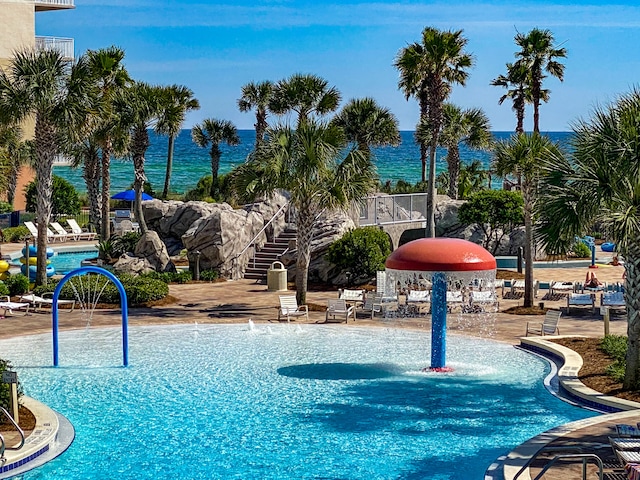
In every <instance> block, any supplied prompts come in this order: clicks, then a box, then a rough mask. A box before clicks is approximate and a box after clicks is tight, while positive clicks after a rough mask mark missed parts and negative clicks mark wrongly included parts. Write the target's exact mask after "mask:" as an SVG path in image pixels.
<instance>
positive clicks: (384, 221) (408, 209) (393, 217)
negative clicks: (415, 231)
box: [360, 193, 427, 226]
mask: <svg viewBox="0 0 640 480" xmlns="http://www.w3.org/2000/svg"><path fill="white" fill-rule="evenodd" d="M426 214H427V194H426V193H411V194H400V195H383V196H376V197H367V198H365V199H364V200H363V201H362V204H361V210H360V225H361V226H366V225H391V224H398V223H410V222H419V221H426Z"/></svg>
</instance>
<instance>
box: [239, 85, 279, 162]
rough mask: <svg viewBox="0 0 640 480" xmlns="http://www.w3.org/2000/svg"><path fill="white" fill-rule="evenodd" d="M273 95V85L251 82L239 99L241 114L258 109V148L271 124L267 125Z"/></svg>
mask: <svg viewBox="0 0 640 480" xmlns="http://www.w3.org/2000/svg"><path fill="white" fill-rule="evenodd" d="M272 93H273V83H271V82H270V81H268V80H266V81H264V82H260V83H255V82H250V83H247V84H246V85H243V86H242V96H241V97H240V98H239V99H238V108H239V109H240V111H241V112H249V111H251V110H252V109H254V108H255V109H256V123H255V124H254V125H253V126H254V127H255V129H256V146H255V148H256V149H257V148H258V146H259V145H260V143H262V141H263V140H264V132H265V131H266V130H267V127H268V126H269V124H268V123H267V111H268V110H269V102H270V101H271V96H272Z"/></svg>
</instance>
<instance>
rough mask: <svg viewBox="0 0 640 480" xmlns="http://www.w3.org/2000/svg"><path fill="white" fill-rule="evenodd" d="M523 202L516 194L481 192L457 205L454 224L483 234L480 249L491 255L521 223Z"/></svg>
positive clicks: (501, 191) (522, 219) (495, 191)
mask: <svg viewBox="0 0 640 480" xmlns="http://www.w3.org/2000/svg"><path fill="white" fill-rule="evenodd" d="M523 206H524V201H523V199H522V194H521V193H520V192H509V191H506V190H481V191H479V192H477V193H475V194H473V195H471V197H469V200H468V201H467V202H466V203H464V204H462V205H460V208H459V209H458V220H459V221H460V223H462V224H464V225H472V224H474V223H475V224H478V225H479V226H480V228H482V231H483V232H484V234H485V241H484V243H483V245H482V246H483V247H484V248H486V249H487V250H489V249H490V248H489V247H490V245H491V243H493V248H491V249H490V251H491V253H493V254H495V252H496V251H497V248H498V246H499V245H500V241H501V240H502V238H503V237H504V236H505V235H507V234H508V233H509V232H510V231H511V230H513V229H514V228H515V227H517V226H520V225H522V224H523V223H524V212H523Z"/></svg>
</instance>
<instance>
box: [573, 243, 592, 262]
mask: <svg viewBox="0 0 640 480" xmlns="http://www.w3.org/2000/svg"><path fill="white" fill-rule="evenodd" d="M572 251H573V254H574V255H575V256H576V257H577V258H591V249H590V248H589V247H587V245H585V244H584V243H582V242H576V243H574V244H573V248H572Z"/></svg>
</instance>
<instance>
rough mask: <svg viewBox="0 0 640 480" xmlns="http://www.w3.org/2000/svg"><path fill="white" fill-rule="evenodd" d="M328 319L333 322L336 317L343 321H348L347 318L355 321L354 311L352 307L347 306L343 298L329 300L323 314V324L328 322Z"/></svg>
mask: <svg viewBox="0 0 640 480" xmlns="http://www.w3.org/2000/svg"><path fill="white" fill-rule="evenodd" d="M329 317H333V319H334V320H335V319H336V317H340V318H342V317H344V321H345V322H347V321H349V317H351V318H353V319H354V320H355V319H356V317H355V314H354V309H353V307H352V306H349V305H347V302H346V300H345V299H344V298H337V299H331V300H329V304H328V306H327V312H326V314H325V317H324V319H325V322H327V321H329Z"/></svg>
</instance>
